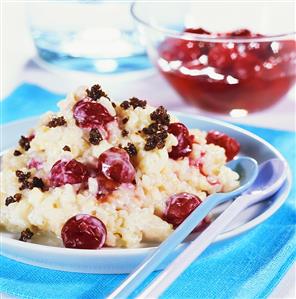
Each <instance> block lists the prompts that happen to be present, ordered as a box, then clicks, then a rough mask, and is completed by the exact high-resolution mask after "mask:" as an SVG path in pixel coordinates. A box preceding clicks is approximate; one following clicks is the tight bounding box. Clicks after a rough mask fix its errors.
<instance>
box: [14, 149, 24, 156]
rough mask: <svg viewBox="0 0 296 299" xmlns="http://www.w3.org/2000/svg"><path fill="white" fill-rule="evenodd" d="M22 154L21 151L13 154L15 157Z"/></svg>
mask: <svg viewBox="0 0 296 299" xmlns="http://www.w3.org/2000/svg"><path fill="white" fill-rule="evenodd" d="M21 154H22V153H21V152H20V151H19V150H15V151H14V152H13V155H14V156H16V157H17V156H20V155H21Z"/></svg>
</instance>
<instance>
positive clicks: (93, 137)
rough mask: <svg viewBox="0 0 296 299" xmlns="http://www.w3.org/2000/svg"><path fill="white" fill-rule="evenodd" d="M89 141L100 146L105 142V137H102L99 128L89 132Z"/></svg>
mask: <svg viewBox="0 0 296 299" xmlns="http://www.w3.org/2000/svg"><path fill="white" fill-rule="evenodd" d="M88 140H89V142H90V143H91V144H93V145H98V144H99V143H100V142H101V141H102V140H103V137H102V135H101V133H100V131H99V129H97V128H94V129H91V130H90V132H89V139H88Z"/></svg>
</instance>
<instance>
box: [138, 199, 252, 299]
mask: <svg viewBox="0 0 296 299" xmlns="http://www.w3.org/2000/svg"><path fill="white" fill-rule="evenodd" d="M250 199H251V198H250V195H242V196H239V197H238V198H236V199H235V200H234V201H233V203H232V204H231V205H230V206H229V207H228V208H227V209H226V210H225V211H224V212H223V213H222V214H221V215H220V216H219V217H218V218H217V219H216V220H215V221H214V222H213V223H212V224H211V225H210V226H209V227H208V228H206V229H205V230H204V231H203V232H202V233H201V234H200V235H199V236H198V237H197V238H196V239H195V240H194V241H193V242H191V243H190V245H189V246H188V247H187V248H186V249H185V250H184V251H183V252H182V253H180V254H179V256H178V257H177V258H176V259H175V260H174V261H173V262H172V263H171V264H170V265H169V266H168V267H167V268H166V269H165V270H163V271H162V273H160V274H159V275H158V276H157V278H155V280H154V281H153V282H152V283H151V284H150V285H149V286H148V287H147V288H146V289H145V290H144V291H143V292H142V293H141V294H140V295H139V296H138V297H137V298H158V297H159V296H160V295H161V294H162V293H163V291H164V290H166V289H167V288H168V287H169V286H170V285H171V284H172V283H173V282H174V281H175V279H176V278H177V277H178V276H179V275H180V274H181V273H183V272H184V271H185V269H186V268H187V267H188V266H189V265H190V264H191V263H192V262H193V261H194V260H195V259H196V258H197V257H198V256H199V255H200V254H201V253H202V252H203V251H204V250H205V249H206V248H207V247H208V246H209V245H210V244H211V243H212V241H213V240H214V239H215V238H216V237H217V236H218V235H219V234H220V233H221V232H222V231H223V229H224V228H225V227H226V226H227V225H228V224H229V223H230V222H231V221H232V220H233V219H234V218H235V217H236V216H237V215H238V214H239V213H240V212H241V211H242V210H244V209H245V208H246V207H247V206H248V205H249V204H250Z"/></svg>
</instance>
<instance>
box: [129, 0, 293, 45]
mask: <svg viewBox="0 0 296 299" xmlns="http://www.w3.org/2000/svg"><path fill="white" fill-rule="evenodd" d="M143 3H144V4H145V3H147V2H142V1H141V2H138V1H134V2H133V3H132V4H131V6H130V13H131V15H132V17H133V18H134V20H136V21H137V22H138V23H140V24H142V25H144V26H146V27H148V28H150V29H153V30H155V31H158V32H161V33H163V34H165V35H167V36H169V37H172V38H179V39H184V40H190V41H192V40H193V41H195V40H196V41H204V42H215V43H216V42H221V43H223V42H233V43H244V42H245V43H250V42H271V41H278V40H285V39H287V37H289V36H294V38H295V36H296V31H292V32H288V33H281V34H275V35H268V36H260V37H250V38H240V37H217V36H215V35H206V36H205V35H204V34H197V33H189V32H180V31H177V30H171V29H167V28H165V27H161V26H157V25H153V24H151V23H150V22H148V21H145V20H143V19H142V18H141V17H139V16H138V15H137V13H136V6H139V5H141V4H143ZM148 3H153V2H148Z"/></svg>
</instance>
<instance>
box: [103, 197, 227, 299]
mask: <svg viewBox="0 0 296 299" xmlns="http://www.w3.org/2000/svg"><path fill="white" fill-rule="evenodd" d="M227 196H228V197H229V194H228V195H227V194H226V195H224V197H223V198H226V197H227ZM220 198H221V194H219V193H217V194H213V195H211V196H209V197H208V198H207V199H206V200H205V201H204V202H202V204H201V205H200V206H199V207H198V209H195V210H194V211H193V212H192V213H191V214H190V215H189V216H188V217H187V218H186V220H185V221H184V222H183V223H182V224H181V225H180V226H179V227H178V228H177V229H176V230H175V231H174V232H173V233H172V234H171V235H170V236H169V237H168V238H167V239H166V240H165V241H164V242H162V243H161V244H160V246H159V247H157V248H156V249H155V251H153V252H152V254H151V255H150V256H148V257H147V258H146V259H145V260H144V261H143V262H142V263H141V264H140V265H139V266H138V267H137V268H136V269H135V270H134V271H133V272H132V273H131V274H130V275H129V276H128V277H127V278H126V280H125V281H123V283H122V284H121V285H120V286H119V287H118V288H117V289H116V290H114V291H113V292H112V293H111V294H110V295H109V296H108V297H107V299H119V298H128V296H129V295H130V294H131V293H132V292H133V291H134V290H135V289H136V288H137V287H138V286H139V285H140V284H141V283H142V282H143V281H144V280H145V279H146V278H147V277H148V276H149V274H150V273H151V272H152V271H154V270H155V269H156V268H157V266H158V265H159V264H160V263H161V262H162V261H163V260H164V259H165V258H166V257H167V256H168V255H169V253H170V252H171V251H172V250H173V249H174V248H176V246H177V245H179V244H180V243H181V242H182V241H183V240H184V239H185V238H186V237H187V236H188V235H189V233H190V232H191V231H192V230H193V229H194V228H195V227H196V225H197V224H199V223H200V222H201V221H202V219H203V218H204V217H205V216H207V215H208V213H209V212H210V211H211V210H212V209H213V208H214V207H215V206H216V205H217V204H218V203H219V200H220Z"/></svg>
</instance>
